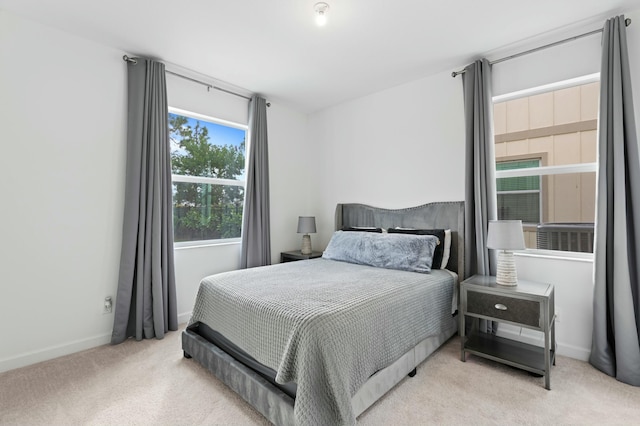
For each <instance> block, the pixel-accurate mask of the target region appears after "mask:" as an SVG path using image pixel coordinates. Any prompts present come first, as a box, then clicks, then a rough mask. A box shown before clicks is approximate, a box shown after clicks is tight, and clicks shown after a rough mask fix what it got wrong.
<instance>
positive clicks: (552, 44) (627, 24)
mask: <svg viewBox="0 0 640 426" xmlns="http://www.w3.org/2000/svg"><path fill="white" fill-rule="evenodd" d="M624 24H625V26H627V27H628V26H629V25H631V19H629V18H627V19H625V20H624ZM602 31H604V28H600V29H599V30H593V31H589V32H588V33H584V34H580V35H577V36H573V37H569V38H565V39H564V40H560V41H556V42H554V43H549V44H545V45H544V46H540V47H536V48H533V49H529V50H525V51H524V52H520V53H516V54H514V55H511V56H507V57H505V58H500V59H496V60H495V61H491V62H489V64H490V65H493V64H498V63H500V62H504V61H508V60H509V59H514V58H518V57H520V56H524V55H528V54H529V53H534V52H537V51H539V50H543V49H548V48H549V47H554V46H557V45H559V44H564V43H568V42H570V41H573V40H577V39H579V38H582V37H587V36H590V35H594V34H598V33H601V32H602ZM465 72H466V69H463V70H460V71H454V72H452V73H451V77H454V78H455V77H456V76H457V75H458V74H464V73H465Z"/></svg>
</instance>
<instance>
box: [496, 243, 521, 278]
mask: <svg viewBox="0 0 640 426" xmlns="http://www.w3.org/2000/svg"><path fill="white" fill-rule="evenodd" d="M496 284H500V285H504V286H515V285H518V275H517V273H516V261H515V258H514V257H513V252H510V251H506V250H503V251H501V252H498V273H497V274H496Z"/></svg>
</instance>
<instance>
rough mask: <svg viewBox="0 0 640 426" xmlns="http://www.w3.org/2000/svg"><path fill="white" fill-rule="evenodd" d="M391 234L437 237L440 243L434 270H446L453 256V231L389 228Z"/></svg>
mask: <svg viewBox="0 0 640 426" xmlns="http://www.w3.org/2000/svg"><path fill="white" fill-rule="evenodd" d="M387 232H389V233H398V234H414V235H435V236H436V237H438V240H439V243H438V245H437V246H436V249H435V252H434V253H433V265H432V266H431V267H432V268H433V269H445V268H446V267H447V264H448V263H449V256H450V255H451V229H413V228H399V227H397V228H389V229H388V230H387Z"/></svg>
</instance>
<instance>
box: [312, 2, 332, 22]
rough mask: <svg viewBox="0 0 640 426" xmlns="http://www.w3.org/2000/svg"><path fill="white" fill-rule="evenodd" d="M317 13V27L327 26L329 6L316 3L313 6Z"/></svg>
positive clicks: (323, 3)
mask: <svg viewBox="0 0 640 426" xmlns="http://www.w3.org/2000/svg"><path fill="white" fill-rule="evenodd" d="M313 10H315V12H316V25H318V26H319V27H324V26H325V25H326V24H327V14H328V13H329V5H328V4H327V3H325V2H320V3H316V4H315V5H314V6H313Z"/></svg>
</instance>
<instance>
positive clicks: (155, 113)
mask: <svg viewBox="0 0 640 426" xmlns="http://www.w3.org/2000/svg"><path fill="white" fill-rule="evenodd" d="M127 68H128V70H127V72H128V121H127V127H128V128H127V177H126V190H125V205H124V225H123V235H122V252H121V258H120V276H119V280H118V293H117V298H116V307H115V318H114V322H113V334H112V336H111V343H112V344H116V343H121V342H123V341H124V340H126V339H127V338H128V337H135V338H136V340H141V339H143V338H153V337H157V338H159V339H160V338H163V337H164V334H165V333H166V332H167V331H168V330H177V329H178V315H177V310H176V284H175V274H174V264H173V222H172V221H173V219H172V204H171V194H172V193H171V190H172V186H171V159H170V147H169V128H168V122H167V120H168V118H167V115H168V109H167V89H166V83H165V71H164V64H162V63H159V62H155V61H152V60H148V59H143V58H138V59H137V64H133V63H131V62H128V63H127Z"/></svg>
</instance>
